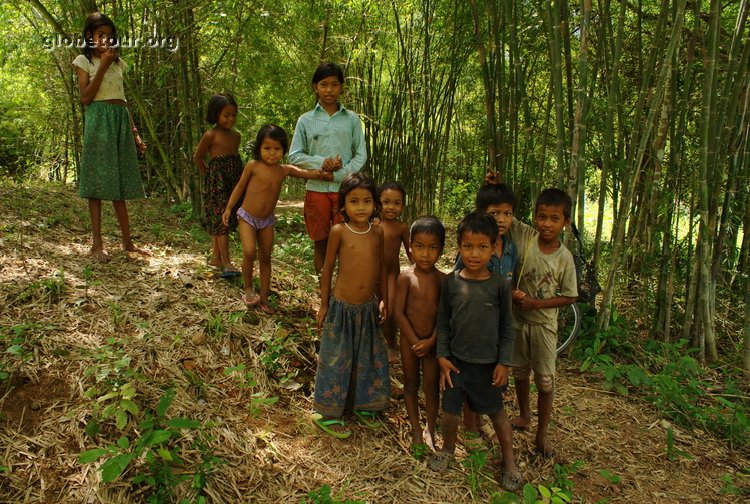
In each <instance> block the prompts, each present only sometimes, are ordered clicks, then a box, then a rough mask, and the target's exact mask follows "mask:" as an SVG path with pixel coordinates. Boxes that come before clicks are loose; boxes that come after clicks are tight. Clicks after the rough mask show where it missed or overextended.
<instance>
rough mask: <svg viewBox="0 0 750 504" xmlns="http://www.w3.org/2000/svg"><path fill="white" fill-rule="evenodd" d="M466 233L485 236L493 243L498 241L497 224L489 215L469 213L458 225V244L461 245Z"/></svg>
mask: <svg viewBox="0 0 750 504" xmlns="http://www.w3.org/2000/svg"><path fill="white" fill-rule="evenodd" d="M464 233H474V234H483V235H485V236H487V237H488V238H489V239H490V241H491V242H492V243H495V241H496V240H497V222H495V219H493V218H492V216H490V215H489V214H486V213H484V212H476V211H475V212H469V213H467V214H466V215H465V216H464V218H463V219H461V222H459V223H458V232H457V233H456V234H457V235H458V244H459V245H461V237H462V236H463V234H464Z"/></svg>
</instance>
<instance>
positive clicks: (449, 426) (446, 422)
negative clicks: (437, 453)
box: [442, 411, 461, 453]
mask: <svg viewBox="0 0 750 504" xmlns="http://www.w3.org/2000/svg"><path fill="white" fill-rule="evenodd" d="M460 421H461V415H454V414H452V413H448V412H447V411H443V428H442V432H443V451H447V452H448V453H453V452H455V451H456V436H457V434H458V424H459V422H460Z"/></svg>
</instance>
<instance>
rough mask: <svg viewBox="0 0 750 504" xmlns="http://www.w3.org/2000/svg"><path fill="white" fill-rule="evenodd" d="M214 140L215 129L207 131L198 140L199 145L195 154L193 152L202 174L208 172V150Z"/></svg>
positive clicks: (194, 159)
mask: <svg viewBox="0 0 750 504" xmlns="http://www.w3.org/2000/svg"><path fill="white" fill-rule="evenodd" d="M213 141H214V130H208V131H206V132H205V133H204V134H203V136H202V137H201V141H200V142H198V147H196V148H195V154H193V162H194V163H195V165H196V166H197V167H198V171H199V172H200V174H201V175H205V174H206V152H208V149H210V148H211V144H212V143H213Z"/></svg>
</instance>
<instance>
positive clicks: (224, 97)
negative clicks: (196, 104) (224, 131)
mask: <svg viewBox="0 0 750 504" xmlns="http://www.w3.org/2000/svg"><path fill="white" fill-rule="evenodd" d="M227 105H232V106H233V107H234V108H235V109H236V108H237V102H236V101H234V96H232V95H231V94H229V93H219V94H215V95H213V96H212V97H211V99H210V100H208V106H207V107H206V122H207V123H208V124H216V123H217V122H218V121H219V114H221V111H222V110H224V107H226V106H227Z"/></svg>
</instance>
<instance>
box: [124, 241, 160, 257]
mask: <svg viewBox="0 0 750 504" xmlns="http://www.w3.org/2000/svg"><path fill="white" fill-rule="evenodd" d="M122 249H123V250H124V251H125V252H133V253H136V254H140V255H142V256H145V257H151V256H152V255H153V254H152V253H151V251H149V250H146V249H142V248H138V247H136V246H135V245H133V244H132V243H131V244H130V245H123V246H122Z"/></svg>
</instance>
